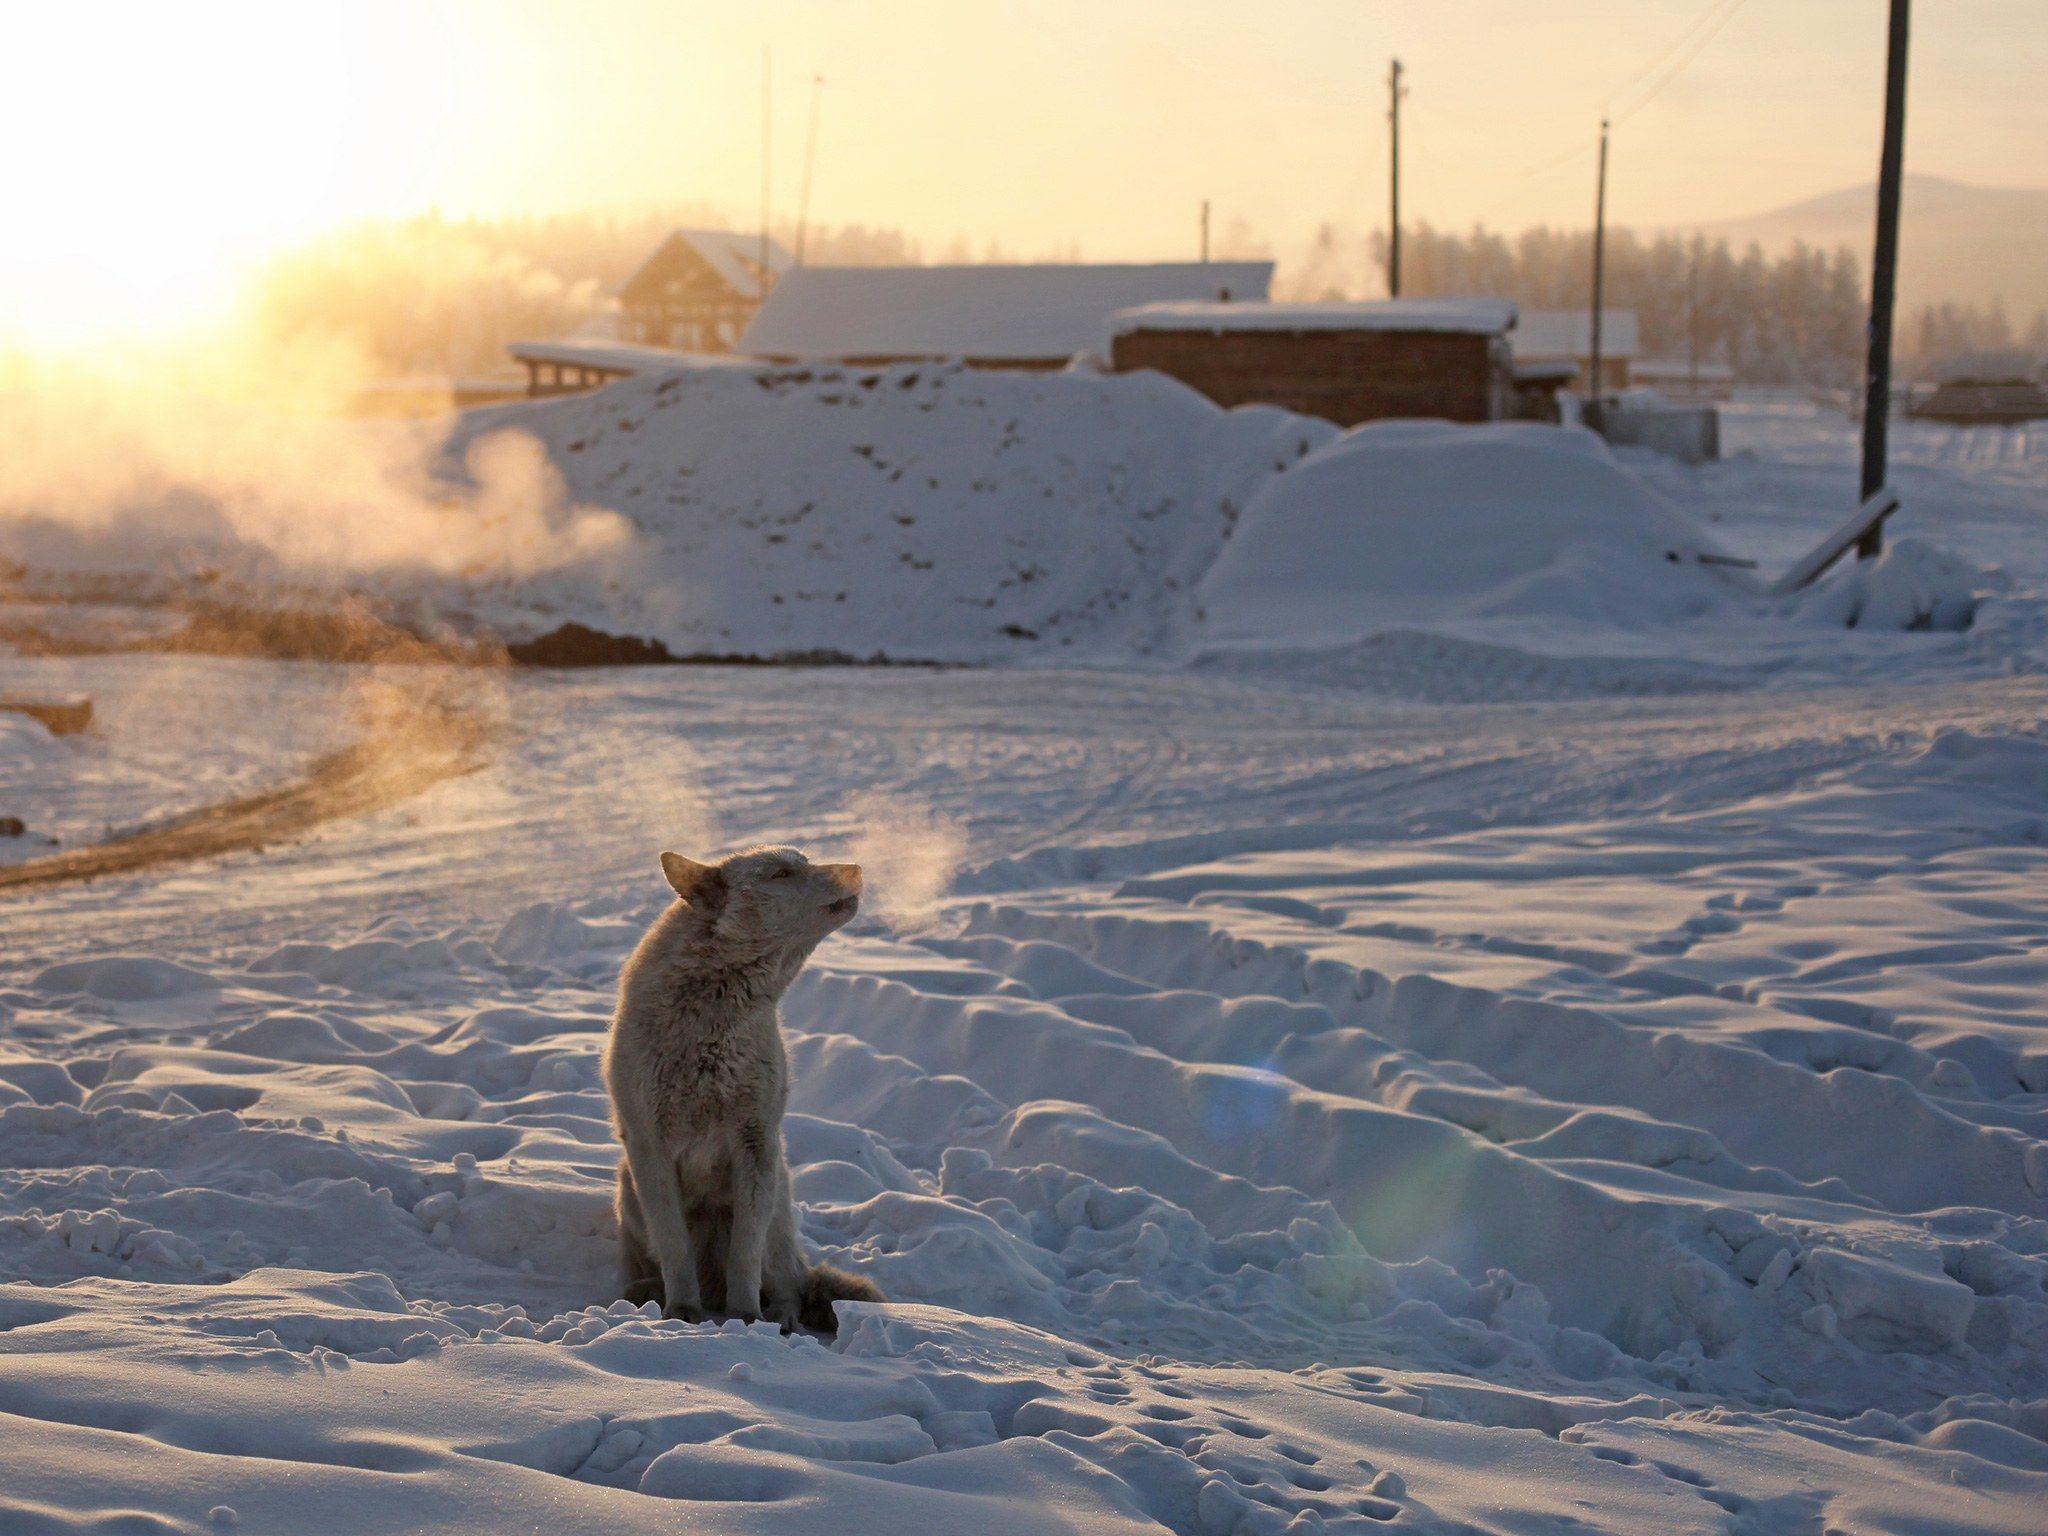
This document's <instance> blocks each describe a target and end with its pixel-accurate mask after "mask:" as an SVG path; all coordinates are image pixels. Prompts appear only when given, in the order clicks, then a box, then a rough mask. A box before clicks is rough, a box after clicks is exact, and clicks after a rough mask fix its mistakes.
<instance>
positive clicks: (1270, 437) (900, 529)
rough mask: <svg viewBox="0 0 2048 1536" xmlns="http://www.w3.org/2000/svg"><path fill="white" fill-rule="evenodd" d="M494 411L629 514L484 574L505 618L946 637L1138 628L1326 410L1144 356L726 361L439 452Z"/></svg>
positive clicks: (1011, 650) (1145, 633)
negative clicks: (1233, 386)
mask: <svg viewBox="0 0 2048 1536" xmlns="http://www.w3.org/2000/svg"><path fill="white" fill-rule="evenodd" d="M508 427H511V428H517V429H519V430H520V431H522V432H524V433H526V434H528V435H530V436H531V437H532V438H534V439H535V440H537V441H538V442H539V443H540V444H541V446H542V448H543V449H544V451H545V453H546V454H547V457H548V460H549V462H550V463H551V465H552V466H553V468H554V469H555V470H556V471H557V472H558V473H559V474H560V476H561V478H562V480H563V481H564V482H565V483H566V487H567V491H568V494H569V496H570V498H571V499H572V500H573V501H574V502H575V503H576V504H577V505H582V506H594V507H602V508H605V509H608V510H611V511H615V512H618V513H620V514H622V515H624V516H625V517H626V518H628V519H629V520H630V521H631V522H632V523H633V524H634V526H635V528H636V530H637V536H636V537H635V538H634V539H633V541H632V545H631V547H630V549H629V550H627V551H626V552H625V553H623V554H622V555H621V556H619V557H618V558H617V559H615V560H609V561H604V562H600V563H599V564H597V565H594V566H592V565H585V566H579V567H575V568H572V569H567V570H562V571H557V572H555V573H554V574H552V575H549V576H543V577H540V578H536V579H534V580H532V581H529V582H525V583H521V584H518V585H516V586H515V585H512V584H509V583H507V584H502V585H500V586H498V587H497V588H496V594H495V595H496V598H497V600H498V603H499V604H501V606H495V607H494V604H493V603H492V602H491V601H490V600H488V599H489V594H487V601H486V602H485V604H484V607H485V611H486V613H487V614H488V615H489V616H490V617H491V618H493V619H495V620H497V621H498V622H499V623H501V624H503V625H505V627H507V628H508V629H511V630H513V631H514V632H518V631H521V630H539V629H545V628H549V627H552V625H553V624H554V623H556V622H558V621H559V620H560V619H561V618H563V617H574V618H577V619H580V620H582V621H584V622H586V623H589V624H591V625H594V626H596V627H598V628H601V629H605V630H609V631H613V632H624V633H631V634H641V635H650V636H654V637H658V638H659V639H661V640H662V641H664V642H666V643H667V644H668V645H669V646H670V647H672V648H673V649H675V650H676V651H678V652H682V653H697V654H703V653H713V654H725V653H746V654H750V655H759V656H774V655H793V654H799V653H815V652H837V653H842V654H846V655H850V656H856V657H868V656H870V655H873V654H875V653H877V652H881V653H886V654H887V655H889V656H891V657H894V658H897V659H945V660H993V659H1001V658H1004V657H1007V656H1010V655H1013V654H1015V653H1017V652H1018V650H1019V649H1020V646H1021V645H1022V644H1024V643H1028V642H1031V641H1034V640H1035V641H1039V642H1041V643H1049V644H1056V645H1060V646H1063V647H1064V646H1070V645H1071V646H1074V647H1076V648H1077V649H1076V652H1075V653H1070V654H1077V653H1081V652H1088V651H1095V652H1110V653H1116V654H1128V653H1130V652H1134V651H1135V652H1144V651H1147V650H1150V649H1153V648H1155V647H1156V646H1157V645H1158V644H1159V643H1160V642H1161V641H1162V640H1163V639H1164V638H1165V637H1166V636H1167V635H1168V634H1169V633H1171V632H1173V631H1175V630H1176V629H1178V628H1179V627H1181V626H1182V625H1183V624H1184V622H1185V618H1186V611H1187V604H1188V598H1187V592H1188V589H1189V588H1191V587H1192V585H1193V583H1194V581H1195V580H1196V579H1197V578H1198V577H1199V576H1200V575H1201V573H1202V571H1203V570H1204V569H1206V568H1207V566H1208V565H1209V563H1210V562H1211V561H1212V560H1213V559H1214V558H1215V555H1216V552H1217V550H1218V549H1219V548H1220V547H1221V546H1222V544H1223V541H1224V539H1225V538H1226V536H1227V534H1228V532H1229V529H1230V526H1231V523H1232V521H1233V520H1234V518H1235V517H1236V515H1237V511H1238V509H1239V508H1240V507H1241V506H1242V505H1243V503H1244V501H1245V500H1246V499H1247V498H1248V496H1249V494H1250V492H1251V490H1252V488H1253V487H1254V486H1255V485H1256V484H1257V483H1258V481H1259V480H1260V479H1262V478H1263V477H1265V476H1267V475H1269V474H1271V473H1272V472H1273V471H1274V470H1275V469H1276V468H1279V467H1281V466H1283V465H1285V464H1289V463H1292V462H1294V460H1295V459H1297V458H1299V457H1300V456H1301V455H1302V454H1304V453H1306V452H1307V451H1308V450H1309V449H1310V448H1312V447H1313V446H1314V445H1315V444H1316V443H1317V442H1319V441H1321V440H1322V439H1323V437H1325V436H1326V435H1327V434H1328V433H1329V431H1330V430H1331V429H1330V428H1329V427H1327V426H1326V425H1323V424H1321V423H1315V422H1309V421H1305V420H1303V419H1302V418H1299V417H1295V416H1292V415H1289V414H1288V413H1286V412H1283V411H1279V410H1274V409H1270V408H1263V407H1255V408H1250V409H1246V410H1240V411H1233V412H1228V413H1226V412H1224V411H1222V410H1220V409H1219V408H1217V407H1216V406H1214V405H1212V404H1211V403H1209V402H1208V401H1206V400H1204V399H1202V398H1201V397H1200V396H1198V395H1196V394H1195V393H1194V392H1193V391H1191V390H1188V389H1185V388H1183V387H1182V386H1180V385H1178V384H1175V383H1173V382H1171V381H1169V380H1166V379H1162V378H1159V377H1156V376H1140V375H1129V376H1117V377H1106V376H1100V375H1091V374H1087V373H1083V372H1070V373H1058V374H1023V373H1001V372H989V371H977V370H971V369H967V368H963V367H960V366H957V365H924V366H917V365H903V366H898V367H892V368H866V369H862V368H838V367H820V368H774V367H765V366H762V367H746V366H735V365H725V366H719V367H705V368H688V369H683V370H680V371H677V372H673V373H669V374H667V375H665V376H661V377H647V378H640V379H634V380H628V381H625V382H622V383H619V384H616V385H613V386H612V387H610V388H608V389H604V390H601V391H598V392H596V393H593V394H589V395H583V396H579V397H576V398H573V399H566V400H556V401H549V402H543V403H536V404H531V405H516V406H509V407H503V408H500V409H497V410H492V411H483V412H478V413H475V414H473V415H472V416H470V417H468V418H465V420H464V421H463V423H462V424H461V426H460V427H459V428H458V429H457V432H456V434H455V436H454V437H453V439H452V440H451V442H450V445H449V449H448V453H449V460H448V462H449V464H450V466H451V467H452V466H453V465H455V464H458V463H459V462H460V461H461V456H462V454H463V453H464V452H465V450H466V447H467V445H468V444H469V443H470V442H472V441H475V440H477V439H480V438H483V437H486V436H488V435H489V434H491V433H493V432H498V431H502V430H504V429H505V428H508Z"/></svg>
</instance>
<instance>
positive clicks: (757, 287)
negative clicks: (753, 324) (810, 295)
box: [618, 229, 790, 299]
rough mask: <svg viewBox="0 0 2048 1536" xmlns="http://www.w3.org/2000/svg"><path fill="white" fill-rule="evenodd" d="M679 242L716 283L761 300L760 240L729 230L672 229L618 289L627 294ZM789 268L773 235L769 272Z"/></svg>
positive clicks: (769, 252)
mask: <svg viewBox="0 0 2048 1536" xmlns="http://www.w3.org/2000/svg"><path fill="white" fill-rule="evenodd" d="M678 242H680V243H681V244H683V245H685V246H687V247H688V248H689V249H690V250H692V251H694V252H696V253H697V255H698V256H700V257H702V258H703V259H704V262H705V264H706V265H708V266H709V267H710V268H711V270H712V271H714V272H716V273H717V274H718V276H719V280H720V281H721V282H723V283H724V284H725V285H726V286H727V287H728V288H730V289H732V291H733V292H734V293H736V294H738V295H739V296H740V297H741V298H743V299H758V298H760V297H761V237H760V235H758V234H751V235H750V234H744V233H742V232H740V231H738V230H731V229H675V230H671V231H669V233H668V235H667V236H666V237H665V238H664V239H663V240H662V242H661V244H659V245H657V246H656V247H655V248H654V249H653V250H652V251H651V252H649V253H648V256H647V259H646V260H645V261H643V262H641V263H640V265H639V266H637V267H635V268H634V269H633V274H632V276H630V277H628V278H627V279H626V280H625V281H624V282H622V283H620V284H619V286H618V292H620V293H626V292H628V291H629V290H630V289H632V288H633V287H634V285H635V284H637V283H638V282H639V281H640V280H641V279H642V278H643V277H645V276H646V275H647V274H648V272H649V270H650V269H652V268H653V267H654V266H655V265H656V264H657V263H658V262H659V261H660V260H661V259H662V258H663V257H664V256H666V255H667V254H668V251H669V248H670V247H671V246H673V245H675V244H677V243H678ZM789 266H790V259H789V252H788V251H786V250H784V249H783V248H782V245H781V242H780V241H778V240H776V239H775V238H774V237H773V236H770V237H769V240H768V270H769V272H770V273H771V274H773V275H775V276H777V277H779V276H780V275H781V274H782V273H784V272H787V271H788V270H789Z"/></svg>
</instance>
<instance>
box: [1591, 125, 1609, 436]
mask: <svg viewBox="0 0 2048 1536" xmlns="http://www.w3.org/2000/svg"><path fill="white" fill-rule="evenodd" d="M1606 290H1607V119H1606V118H1604V117H1603V118H1601V119H1600V180H1599V182H1598V184H1597V188H1596V190H1595V191H1594V193H1593V357H1592V364H1593V369H1592V372H1593V376H1592V379H1591V380H1590V381H1589V393H1588V396H1587V401H1586V403H1587V404H1588V405H1589V406H1590V407H1591V409H1592V418H1593V419H1592V420H1591V421H1590V422H1588V423H1587V425H1588V426H1590V427H1592V429H1593V430H1594V431H1595V432H1597V431H1599V430H1600V418H1601V417H1602V416H1603V415H1605V414H1606V411H1605V409H1604V405H1605V396H1606V390H1605V388H1604V382H1605V381H1604V380H1602V378H1601V377H1600V367H1601V362H1600V322H1601V318H1602V317H1601V309H1602V306H1603V305H1604V304H1605V303H1606V298H1607V292H1606Z"/></svg>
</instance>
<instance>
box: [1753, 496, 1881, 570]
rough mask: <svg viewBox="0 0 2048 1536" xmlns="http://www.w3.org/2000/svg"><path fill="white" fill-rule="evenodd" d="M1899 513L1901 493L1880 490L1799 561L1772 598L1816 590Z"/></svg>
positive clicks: (1793, 564) (1793, 565) (1794, 563)
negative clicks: (1846, 557)
mask: <svg viewBox="0 0 2048 1536" xmlns="http://www.w3.org/2000/svg"><path fill="white" fill-rule="evenodd" d="M1898 510H1899V493H1898V492H1897V491H1895V490H1893V489H1892V488H1891V487H1890V486H1885V487H1883V488H1882V489H1880V490H1879V491H1878V492H1877V494H1876V495H1874V496H1872V497H1871V498H1870V500H1868V501H1866V502H1864V503H1863V505H1862V506H1860V507H1858V508H1857V509H1856V511H1855V513H1854V514H1853V515H1852V516H1851V517H1850V518H1849V520H1848V521H1847V522H1845V523H1843V524H1842V525H1841V526H1840V527H1838V528H1836V529H1835V530H1834V532H1832V533H1830V534H1829V535H1828V536H1827V537H1826V538H1824V539H1822V540H1821V541H1820V543H1818V544H1816V545H1815V546H1814V547H1813V549H1812V550H1811V551H1810V552H1808V553H1807V554H1806V555H1804V556H1802V557H1801V558H1800V559H1798V560H1795V561H1794V562H1793V563H1792V568H1791V569H1790V570H1788V571H1786V572H1785V574H1784V575H1782V576H1780V577H1779V578H1778V579H1777V582H1776V583H1775V584H1774V585H1773V586H1772V587H1771V595H1772V596H1773V597H1784V596H1786V595H1788V594H1790V593H1793V592H1800V591H1804V590H1805V589H1806V588H1808V587H1810V586H1812V585H1813V584H1814V583H1815V582H1816V581H1818V580H1820V578H1821V577H1822V576H1824V575H1826V574H1827V571H1828V567H1830V566H1832V565H1833V564H1834V563H1835V562H1836V561H1837V560H1839V559H1841V558H1842V556H1844V555H1846V554H1847V553H1849V551H1850V550H1851V549H1853V548H1855V547H1856V545H1858V544H1860V543H1862V542H1863V540H1864V539H1865V538H1867V537H1868V536H1869V535H1870V534H1871V533H1872V532H1873V531H1874V530H1876V529H1878V528H1881V527H1883V526H1884V520H1885V519H1886V518H1888V517H1890V516H1891V515H1892V514H1893V513H1894V512H1896V511H1898Z"/></svg>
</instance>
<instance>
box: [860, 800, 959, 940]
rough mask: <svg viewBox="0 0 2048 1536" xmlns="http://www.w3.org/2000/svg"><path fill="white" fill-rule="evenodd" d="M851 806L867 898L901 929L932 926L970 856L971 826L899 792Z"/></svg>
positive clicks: (865, 901)
mask: <svg viewBox="0 0 2048 1536" xmlns="http://www.w3.org/2000/svg"><path fill="white" fill-rule="evenodd" d="M849 811H850V813H851V814H852V816H853V817H854V819H855V821H856V823H857V825H858V830H857V831H856V832H855V834H854V838H853V857H854V859H855V861H856V862H858V863H859V864H860V866H861V868H862V870H863V871H864V874H865V884H866V892H867V894H866V895H865V896H864V897H863V898H862V901H863V904H864V905H865V906H866V907H867V909H868V910H869V911H871V912H873V913H875V914H876V915H877V916H879V917H881V918H882V920H883V921H884V922H886V923H888V924H889V925H890V926H891V927H893V928H896V929H898V930H899V931H903V930H915V929H918V928H923V927H926V926H928V925H929V924H930V923H931V922H932V920H933V919H934V918H935V917H936V916H937V915H938V910H939V901H940V899H941V898H942V897H943V896H945V894H946V892H947V891H949V890H950V889H951V888H952V885H953V880H954V877H955V876H956V875H958V874H959V872H960V866H961V864H962V863H963V862H964V861H965V859H966V856H967V834H966V831H965V829H964V828H962V827H961V825H960V824H959V823H958V822H956V821H953V820H950V819H949V818H947V817H945V816H942V815H940V814H939V813H938V812H936V811H933V810H932V809H930V808H929V807H926V806H922V805H919V804H917V803H915V802H913V801H910V800H906V799H903V798H901V797H898V796H893V795H880V794H874V795H863V796H861V797H860V798H859V799H857V800H855V801H854V802H853V804H852V805H851V806H850V807H849Z"/></svg>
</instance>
